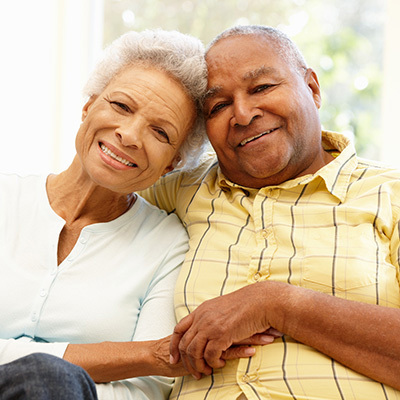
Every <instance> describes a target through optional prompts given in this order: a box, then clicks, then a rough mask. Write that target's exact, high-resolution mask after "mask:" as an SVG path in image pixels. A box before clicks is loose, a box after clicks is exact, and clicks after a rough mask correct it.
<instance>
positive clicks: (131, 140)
mask: <svg viewBox="0 0 400 400" xmlns="http://www.w3.org/2000/svg"><path fill="white" fill-rule="evenodd" d="M144 130H145V126H144V124H143V122H142V121H141V120H140V117H134V118H133V119H129V121H126V122H125V123H123V124H121V125H120V126H119V127H118V128H117V129H116V130H115V135H116V136H117V137H118V139H119V140H120V142H121V143H122V144H123V145H124V146H127V147H132V146H134V147H137V148H138V149H140V148H142V146H143V135H144Z"/></svg>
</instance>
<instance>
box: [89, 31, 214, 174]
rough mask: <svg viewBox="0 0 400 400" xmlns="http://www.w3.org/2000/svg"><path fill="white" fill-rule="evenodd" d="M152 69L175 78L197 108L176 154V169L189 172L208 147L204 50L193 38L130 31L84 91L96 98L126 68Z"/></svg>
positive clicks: (109, 52) (107, 52)
mask: <svg viewBox="0 0 400 400" xmlns="http://www.w3.org/2000/svg"><path fill="white" fill-rule="evenodd" d="M135 63H138V64H140V63H142V64H145V65H151V66H154V67H156V68H157V69H159V70H162V71H164V72H166V73H168V74H170V75H171V76H172V77H174V78H175V79H176V80H177V81H178V82H179V83H180V84H181V85H182V87H183V88H184V90H185V91H186V93H187V94H188V95H189V96H190V98H191V99H192V100H193V102H194V104H195V106H196V114H197V117H196V120H195V122H194V124H193V126H192V128H191V130H190V132H189V134H188V137H187V139H186V141H185V142H184V144H183V145H182V147H181V148H180V150H179V155H180V158H181V161H180V162H179V164H178V167H182V166H184V167H185V168H191V167H193V166H195V165H196V163H197V160H198V158H199V157H200V155H201V153H202V152H203V151H204V149H205V146H206V145H207V144H208V139H207V135H206V133H205V124H204V116H203V108H202V101H203V97H204V94H205V92H206V88H207V67H206V64H205V59H204V46H203V44H202V43H201V41H200V40H199V39H197V38H195V37H193V36H190V35H185V34H183V33H180V32H177V31H164V30H162V29H155V30H144V31H142V32H135V31H131V32H128V33H125V34H123V35H122V36H120V37H119V38H118V39H116V40H115V41H114V42H112V43H111V45H110V46H108V47H107V48H106V49H105V51H104V54H103V57H102V59H101V60H100V61H99V62H98V63H97V65H96V66H95V69H94V71H93V72H92V74H91V76H90V77H89V80H88V82H87V84H86V86H85V88H84V94H85V95H86V96H89V97H90V96H92V95H99V94H100V93H101V92H102V91H103V90H104V89H105V88H106V86H107V85H108V84H109V82H110V81H111V80H112V78H113V77H114V76H115V75H116V74H117V73H118V72H119V71H121V70H122V69H123V68H124V67H126V66H128V65H134V64H135Z"/></svg>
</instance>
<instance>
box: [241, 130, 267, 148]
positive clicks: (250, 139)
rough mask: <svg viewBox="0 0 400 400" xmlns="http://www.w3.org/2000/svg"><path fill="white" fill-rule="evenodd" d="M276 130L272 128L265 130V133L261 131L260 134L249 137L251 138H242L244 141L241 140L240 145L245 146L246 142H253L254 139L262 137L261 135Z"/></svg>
mask: <svg viewBox="0 0 400 400" xmlns="http://www.w3.org/2000/svg"><path fill="white" fill-rule="evenodd" d="M274 130H275V129H270V130H269V131H265V132H263V133H260V134H259V135H256V136H252V137H249V138H247V139H244V140H242V141H241V142H240V146H244V145H245V144H246V143H249V142H251V141H252V140H256V139H258V138H260V137H261V136H264V135H267V134H268V133H271V132H273V131H274Z"/></svg>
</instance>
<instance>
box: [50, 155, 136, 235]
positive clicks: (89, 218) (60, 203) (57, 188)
mask: <svg viewBox="0 0 400 400" xmlns="http://www.w3.org/2000/svg"><path fill="white" fill-rule="evenodd" d="M46 189H47V196H48V199H49V203H50V206H51V208H52V209H53V210H54V211H55V212H56V213H57V214H58V215H59V216H60V217H61V218H63V219H64V220H65V221H66V225H67V226H69V225H76V224H77V225H80V226H82V227H83V226H86V225H90V224H93V223H98V222H109V221H112V220H114V219H116V218H118V217H119V216H120V215H122V214H124V213H125V212H126V211H128V210H129V209H130V208H131V207H132V205H133V203H134V202H135V199H136V195H135V194H134V193H131V194H120V193H115V192H112V191H111V190H108V189H106V188H103V187H101V186H99V185H96V184H95V183H94V182H93V181H92V180H91V179H90V178H89V176H88V175H87V174H86V173H85V171H84V170H83V169H82V167H81V164H80V161H79V160H78V159H77V157H75V159H74V161H73V162H72V164H71V165H70V167H69V168H68V169H67V170H65V171H64V172H61V173H60V174H58V175H50V176H49V177H48V179H47V185H46Z"/></svg>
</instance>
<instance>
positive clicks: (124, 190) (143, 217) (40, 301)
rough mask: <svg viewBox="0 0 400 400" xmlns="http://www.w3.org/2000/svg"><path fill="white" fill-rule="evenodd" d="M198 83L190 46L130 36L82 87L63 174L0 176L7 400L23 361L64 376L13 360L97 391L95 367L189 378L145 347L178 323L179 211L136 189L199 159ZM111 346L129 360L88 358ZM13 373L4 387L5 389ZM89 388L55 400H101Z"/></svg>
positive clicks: (106, 394) (163, 388) (132, 394)
mask: <svg viewBox="0 0 400 400" xmlns="http://www.w3.org/2000/svg"><path fill="white" fill-rule="evenodd" d="M205 87H206V72H205V65H204V59H203V46H202V44H201V43H200V41H198V40H197V39H195V38H192V37H189V36H186V35H183V34H180V33H178V32H165V31H161V30H158V31H144V32H142V33H135V32H130V33H128V34H125V35H123V36H122V37H121V38H119V39H117V40H116V41H115V42H114V43H113V44H112V45H111V46H110V47H109V48H108V50H107V51H106V52H105V56H104V59H103V60H102V61H101V62H100V63H99V64H98V66H97V68H96V69H95V71H94V73H93V75H92V76H91V78H90V79H89V82H88V84H87V86H86V94H87V95H88V101H87V102H86V104H85V105H84V107H83V110H82V123H81V125H80V127H79V130H78V133H77V136H76V156H75V158H74V159H73V161H72V164H71V165H70V166H69V168H68V169H67V170H65V171H64V172H62V173H60V174H58V175H49V176H47V177H41V176H27V177H19V176H16V175H0V190H1V193H2V194H1V196H0V258H1V261H0V364H2V367H0V368H2V369H1V370H0V376H1V377H2V379H3V382H2V383H0V393H1V395H0V397H1V398H3V399H4V398H22V397H18V394H17V393H15V392H13V390H14V391H15V390H17V389H16V387H17V382H18V379H21V380H22V381H26V379H28V378H27V377H25V375H21V374H16V373H15V368H19V367H18V365H19V366H21V365H22V368H20V370H21V371H25V372H29V371H33V369H34V368H39V371H38V372H37V373H38V374H39V379H41V383H42V386H43V387H45V386H48V385H50V384H51V380H52V379H54V376H53V377H52V376H51V375H52V371H56V372H55V373H54V374H55V375H57V374H61V373H60V372H59V369H58V368H59V367H58V366H57V365H55V364H57V362H58V361H57V362H56V363H55V364H54V359H55V358H54V357H48V356H43V357H41V358H40V363H39V364H40V366H39V367H38V365H39V364H37V363H36V364H33V366H32V367H30V365H31V364H30V362H31V361H32V360H31V358H32V357H31V358H30V357H25V358H21V357H23V356H27V355H28V354H31V353H37V352H41V353H48V354H51V355H53V356H57V357H58V358H59V359H61V358H65V359H66V360H69V361H71V362H73V363H75V364H79V365H82V366H84V367H86V368H87V369H88V370H90V369H91V368H92V369H93V377H94V379H96V380H97V381H102V380H109V379H110V377H107V376H105V375H104V374H103V373H102V372H101V373H100V374H99V373H98V371H99V370H100V371H104V370H109V371H110V372H113V375H110V376H112V377H115V378H117V379H122V378H125V377H126V376H127V375H129V377H131V376H139V375H151V374H165V375H170V376H171V375H180V374H183V373H184V371H183V368H182V367H181V366H178V367H177V368H175V367H174V366H170V365H169V363H168V360H169V359H168V338H166V339H161V340H153V341H149V340H150V339H159V338H162V337H164V336H167V335H169V334H170V333H171V332H172V330H173V327H174V325H175V318H174V314H173V300H172V299H173V297H172V292H173V288H174V283H175V280H176V277H177V273H178V269H179V266H180V265H181V263H182V261H183V258H184V254H185V252H186V251H187V237H186V233H185V231H184V229H183V227H182V226H181V224H180V222H179V220H178V219H177V217H176V216H175V215H169V216H168V215H166V214H165V213H164V212H163V211H160V210H159V209H157V208H155V207H153V206H151V205H149V204H148V203H147V202H146V201H144V200H143V199H142V198H141V197H140V196H138V195H137V194H135V192H136V191H138V190H141V189H144V188H147V187H149V186H150V185H152V184H153V183H154V182H155V181H156V180H157V179H158V178H159V177H160V176H161V175H162V174H164V173H166V172H168V171H171V170H172V169H173V168H175V167H176V166H177V165H180V164H183V163H184V162H185V161H191V160H193V159H195V158H196V154H198V153H199V152H200V151H201V148H202V145H203V144H204V142H205V135H204V130H203V129H202V120H201V113H200V112H199V109H200V99H201V97H202V95H203V94H204V90H205ZM105 341H107V342H131V341H132V343H129V345H130V346H129V347H125V348H123V349H125V350H127V352H125V353H121V352H118V349H120V348H116V349H117V351H116V352H114V353H115V357H114V359H112V360H109V359H108V358H107V357H106V356H107V355H108V352H109V350H110V346H112V343H103V344H102V346H97V347H94V348H93V349H94V351H92V350H91V349H92V347H91V346H90V345H84V343H98V342H105ZM78 343H79V344H78ZM74 344H76V345H74ZM127 344H128V343H127ZM116 345H117V344H116ZM17 359H18V360H17ZM14 360H17V361H15V363H12V361H14ZM60 361H61V360H60ZM10 362H11V364H8V363H10ZM62 363H64V364H65V365H63V366H62V367H61V368H64V367H66V368H67V369H68V368H69V363H66V362H65V361H62ZM107 363H108V365H107ZM5 364H6V365H5ZM47 364H48V365H51V367H49V368H47V369H46V365H47ZM127 364H129V365H130V368H129V371H128V372H127V370H126V365H127ZM67 365H68V366H67ZM121 365H124V368H125V369H124V370H123V371H122V370H121V368H122V367H121ZM12 368H14V369H12ZM42 368H43V370H42ZM74 368H75V370H76V369H77V367H74ZM8 370H10V371H13V372H12V374H13V376H12V379H11V380H12V384H9V383H7V381H4V379H6V376H7V373H6V372H7V371H8ZM75 370H74V371H75ZM89 372H92V371H91V370H90V371H89ZM96 374H97V375H96ZM102 374H103V375H104V376H105V377H104V378H103V375H102ZM59 376H61V375H59ZM86 378H88V377H87V376H86V377H84V378H83V380H86ZM62 379H65V376H63V378H62ZM111 379H112V378H111ZM90 381H91V380H90V378H88V379H87V381H86V383H85V385H87V389H88V392H86V393H84V392H82V393H83V394H80V393H75V394H73V395H72V394H68V393H69V392H67V389H68V387H69V386H71V387H72V386H73V382H70V381H66V382H68V383H66V384H65V387H64V388H63V389H61V390H60V389H58V391H59V394H58V395H57V399H61V398H64V397H62V396H63V395H65V396H66V398H74V399H79V398H95V396H96V393H95V392H96V390H95V389H93V387H94V385H92V384H91V382H90ZM170 383H171V382H170V380H169V379H167V378H159V377H147V378H133V379H128V380H122V381H119V382H110V383H107V384H98V385H96V386H97V388H96V389H97V394H98V396H99V398H102V399H119V398H121V399H122V398H123V399H128V398H129V399H130V398H135V399H136V398H141V399H142V398H149V399H157V398H165V397H166V396H167V395H168V392H169V389H170ZM59 384H60V383H59V382H57V385H59ZM18 390H19V388H18ZM43 390H44V389H43ZM64 392H65V394H64ZM90 393H91V394H90ZM34 396H35V395H34V392H27V394H26V398H30V399H33V398H35V397H34ZM80 396H81V397H80ZM91 396H93V397H91ZM38 398H42V397H38ZM43 398H52V395H49V396H48V397H43Z"/></svg>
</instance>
